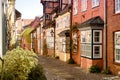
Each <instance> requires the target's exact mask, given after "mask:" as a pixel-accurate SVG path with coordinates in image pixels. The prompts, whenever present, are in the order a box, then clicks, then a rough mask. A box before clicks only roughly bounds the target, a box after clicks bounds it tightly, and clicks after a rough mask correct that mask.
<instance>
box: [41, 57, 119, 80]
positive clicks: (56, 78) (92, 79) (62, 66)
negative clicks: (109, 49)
mask: <svg viewBox="0 0 120 80" xmlns="http://www.w3.org/2000/svg"><path fill="white" fill-rule="evenodd" d="M39 61H40V64H41V65H42V66H43V67H44V70H45V74H46V77H47V80H120V78H119V77H118V76H113V77H111V76H109V75H104V74H91V73H88V72H85V71H84V70H82V69H81V68H80V67H79V66H76V65H73V64H67V63H65V62H62V61H60V60H57V59H53V58H50V57H45V56H40V57H39Z"/></svg>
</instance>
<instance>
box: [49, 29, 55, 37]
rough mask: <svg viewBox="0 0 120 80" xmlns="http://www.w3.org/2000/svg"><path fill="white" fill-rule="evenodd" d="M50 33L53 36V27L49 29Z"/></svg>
mask: <svg viewBox="0 0 120 80" xmlns="http://www.w3.org/2000/svg"><path fill="white" fill-rule="evenodd" d="M50 34H51V36H52V37H53V35H54V31H53V29H51V32H50Z"/></svg>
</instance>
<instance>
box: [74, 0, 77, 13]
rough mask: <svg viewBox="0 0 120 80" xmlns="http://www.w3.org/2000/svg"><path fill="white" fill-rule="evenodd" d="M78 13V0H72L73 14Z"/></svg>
mask: <svg viewBox="0 0 120 80" xmlns="http://www.w3.org/2000/svg"><path fill="white" fill-rule="evenodd" d="M77 13H78V0H74V3H73V14H74V15H76V14H77Z"/></svg>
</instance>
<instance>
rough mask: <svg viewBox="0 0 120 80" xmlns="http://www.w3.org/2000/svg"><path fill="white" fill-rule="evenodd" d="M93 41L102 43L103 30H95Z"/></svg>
mask: <svg viewBox="0 0 120 80" xmlns="http://www.w3.org/2000/svg"><path fill="white" fill-rule="evenodd" d="M93 42H94V43H102V31H101V30H94V31H93Z"/></svg>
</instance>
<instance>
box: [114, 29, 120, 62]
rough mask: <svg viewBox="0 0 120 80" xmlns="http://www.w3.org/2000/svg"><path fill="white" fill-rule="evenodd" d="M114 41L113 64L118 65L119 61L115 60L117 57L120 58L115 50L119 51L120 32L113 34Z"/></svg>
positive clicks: (119, 54)
mask: <svg viewBox="0 0 120 80" xmlns="http://www.w3.org/2000/svg"><path fill="white" fill-rule="evenodd" d="M114 40H115V43H114V45H115V48H114V49H115V50H114V51H115V62H117V63H120V59H117V57H118V56H119V57H120V52H119V53H117V50H118V49H119V50H120V31H119V32H115V33H114Z"/></svg>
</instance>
